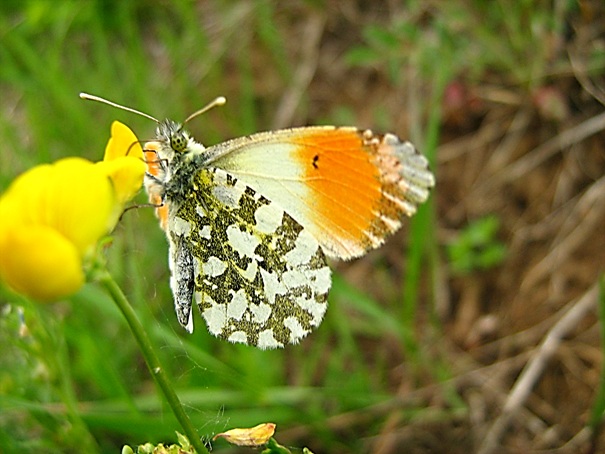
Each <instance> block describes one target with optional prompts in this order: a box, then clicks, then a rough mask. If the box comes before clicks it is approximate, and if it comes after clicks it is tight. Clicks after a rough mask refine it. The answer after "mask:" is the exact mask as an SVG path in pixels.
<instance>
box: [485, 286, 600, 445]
mask: <svg viewBox="0 0 605 454" xmlns="http://www.w3.org/2000/svg"><path fill="white" fill-rule="evenodd" d="M598 291H599V286H598V285H597V284H595V285H593V286H592V287H591V288H590V289H589V290H588V291H587V292H586V293H584V295H582V297H581V298H580V299H579V300H577V301H576V303H575V304H574V306H573V307H572V308H571V309H570V310H569V312H567V313H566V314H565V315H564V316H563V317H562V318H561V320H559V321H558V322H557V323H556V324H555V325H554V326H553V327H552V329H551V330H550V331H549V332H548V334H547V335H546V337H545V338H544V341H543V342H542V344H541V345H540V347H538V349H537V350H536V352H535V355H534V356H533V358H532V359H530V360H529V362H528V363H527V365H526V366H525V368H524V369H523V371H522V372H521V375H520V376H519V379H518V380H517V382H516V383H515V385H514V386H513V388H512V390H511V392H510V394H509V396H508V398H507V399H506V402H505V404H504V407H503V409H502V413H501V414H500V416H499V417H498V418H497V419H496V421H494V423H493V424H492V426H491V428H490V429H489V431H488V433H487V435H486V437H485V438H484V440H483V444H482V445H481V447H480V449H479V451H478V453H479V454H490V453H492V452H494V451H495V450H496V449H497V448H498V446H499V443H500V439H501V438H502V435H503V434H504V432H505V431H506V429H507V428H508V426H509V424H510V422H511V420H512V419H514V418H515V416H516V415H517V414H518V412H519V411H520V410H521V409H522V407H523V405H524V403H525V401H526V400H527V398H528V397H529V395H530V393H531V391H532V389H533V388H534V386H535V384H536V383H537V382H538V380H539V378H540V376H541V375H542V373H543V372H544V370H545V369H546V366H547V365H548V361H549V360H550V359H551V358H552V356H553V355H554V354H555V353H556V352H557V349H558V348H559V346H560V345H561V342H562V341H563V339H564V337H565V336H566V335H567V334H568V333H569V332H570V331H571V330H572V329H574V328H575V327H576V326H577V324H578V323H579V322H580V320H581V319H582V318H583V317H584V316H585V315H586V314H587V313H588V312H589V311H590V310H592V309H595V307H596V303H597V296H598Z"/></svg>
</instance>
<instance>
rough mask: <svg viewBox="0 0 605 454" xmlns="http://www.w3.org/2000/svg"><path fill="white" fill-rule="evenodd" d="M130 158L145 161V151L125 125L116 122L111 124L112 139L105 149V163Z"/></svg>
mask: <svg viewBox="0 0 605 454" xmlns="http://www.w3.org/2000/svg"><path fill="white" fill-rule="evenodd" d="M125 156H129V157H131V158H136V159H138V160H140V161H143V149H142V148H141V144H140V143H139V139H137V136H135V135H134V132H132V130H131V129H130V128H129V127H128V126H126V125H125V124H124V123H120V122H119V121H114V122H113V123H112V124H111V137H110V138H109V142H107V146H106V147H105V156H104V157H103V161H111V160H113V159H117V158H123V157H125Z"/></svg>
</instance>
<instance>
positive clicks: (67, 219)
mask: <svg viewBox="0 0 605 454" xmlns="http://www.w3.org/2000/svg"><path fill="white" fill-rule="evenodd" d="M114 127H116V126H115V123H114ZM116 128H117V129H119V130H120V131H119V133H117V134H116V133H115V132H114V130H113V128H112V133H113V134H114V136H113V137H112V139H110V144H108V149H109V148H112V154H111V156H110V157H109V159H110V161H108V162H107V163H98V164H94V163H92V162H90V161H87V160H85V159H82V158H66V159H62V160H60V161H57V162H56V163H54V164H43V165H40V166H37V167H34V168H33V169H30V170H29V171H27V172H25V173H23V174H22V175H20V176H19V177H18V178H17V179H16V180H15V181H14V182H13V183H12V184H11V186H10V187H9V188H8V190H7V191H6V192H5V193H4V194H3V195H2V196H1V197H0V219H2V222H1V223H0V278H1V279H2V280H3V281H4V282H6V283H7V284H8V285H9V286H10V287H12V288H13V289H14V290H16V291H18V292H19V293H22V294H24V295H27V296H29V297H32V298H34V299H37V300H40V301H53V300H57V299H59V298H61V297H65V296H67V295H70V294H72V293H74V292H76V291H77V290H78V289H79V288H80V287H81V286H82V284H83V283H84V270H83V260H84V259H85V258H86V257H87V256H89V255H90V254H91V253H92V252H93V250H94V247H95V245H96V243H97V242H98V241H99V239H100V238H102V237H103V236H104V235H106V234H107V233H109V232H110V231H111V230H112V229H113V227H114V225H115V223H116V221H117V219H118V217H119V214H120V212H121V211H122V209H123V204H124V203H125V202H126V201H127V200H128V199H129V198H131V197H132V196H133V195H134V194H135V193H136V191H137V190H138V189H139V188H140V187H141V185H142V181H143V176H144V173H145V164H144V163H143V161H142V159H139V158H136V157H134V156H133V157H126V153H127V151H128V149H129V147H130V146H131V145H132V144H133V143H136V144H137V145H138V142H136V137H135V136H134V134H133V133H132V132H131V131H130V130H129V129H128V128H127V127H126V126H124V125H120V126H117V127H116ZM124 128H126V130H128V133H130V134H131V136H132V137H130V138H128V135H127V134H125V133H124ZM116 136H119V137H117V139H116ZM125 138H126V140H130V142H129V143H128V144H127V145H125V144H124V142H123V140H124V139H125ZM112 142H113V145H112V146H111V147H110V145H111V144H112ZM120 147H121V148H120ZM138 147H139V149H140V146H138ZM135 148H136V147H135ZM120 149H121V151H122V156H118V152H119V151H120ZM134 151H135V152H136V149H135V150H134ZM135 155H136V154H135ZM140 157H142V151H141V153H140ZM135 161H138V162H140V165H138V164H135V163H134V162H135Z"/></svg>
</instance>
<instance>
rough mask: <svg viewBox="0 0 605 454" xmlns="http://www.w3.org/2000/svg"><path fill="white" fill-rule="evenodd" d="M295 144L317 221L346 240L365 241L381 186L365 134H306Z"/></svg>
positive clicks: (343, 131) (349, 131) (344, 130)
mask: <svg viewBox="0 0 605 454" xmlns="http://www.w3.org/2000/svg"><path fill="white" fill-rule="evenodd" d="M294 142H295V143H296V144H298V145H299V147H298V149H297V156H298V159H299V160H300V162H301V163H302V165H303V168H304V169H305V171H306V172H305V182H306V184H307V185H308V186H309V188H310V189H311V190H312V192H313V202H312V203H313V209H314V211H315V212H316V213H317V216H318V218H317V222H318V223H321V224H324V225H325V226H326V227H328V229H329V230H330V231H332V232H334V233H336V235H337V236H338V237H340V238H342V239H344V240H347V241H352V242H353V243H357V244H359V243H360V242H363V241H364V232H367V231H368V230H369V228H370V226H371V224H372V222H373V221H374V219H375V218H376V207H377V206H378V205H379V203H380V199H381V184H380V181H379V178H380V172H379V169H378V168H377V167H376V165H375V164H374V163H373V161H372V155H371V153H370V151H369V150H368V148H367V147H368V146H367V145H365V144H364V139H363V137H362V133H361V132H359V131H358V130H356V129H354V128H340V129H334V130H327V131H325V132H324V131H321V132H313V133H305V134H303V135H301V136H300V137H298V138H297V139H295V141H294Z"/></svg>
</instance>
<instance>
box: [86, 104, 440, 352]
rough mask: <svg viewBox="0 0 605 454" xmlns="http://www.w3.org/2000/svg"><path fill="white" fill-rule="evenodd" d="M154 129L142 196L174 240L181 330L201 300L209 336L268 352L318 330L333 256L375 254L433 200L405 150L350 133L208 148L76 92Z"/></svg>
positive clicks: (168, 124) (423, 169)
mask: <svg viewBox="0 0 605 454" xmlns="http://www.w3.org/2000/svg"><path fill="white" fill-rule="evenodd" d="M80 97H82V98H84V99H90V100H94V101H100V102H103V103H106V104H109V105H112V106H114V107H118V108H120V109H124V110H127V111H129V112H133V113H137V114H140V115H143V116H145V117H147V118H150V119H152V120H154V121H155V122H156V123H157V124H158V127H157V130H156V138H155V140H153V141H151V142H147V143H146V144H145V146H144V152H145V156H146V158H147V166H148V169H147V174H146V176H145V188H146V190H147V193H148V195H149V199H150V201H151V203H153V204H154V205H156V206H157V207H158V208H157V214H158V217H159V219H160V224H161V227H162V229H164V231H165V232H166V237H167V238H168V243H169V249H170V252H169V265H170V272H171V277H170V287H171V289H172V294H173V296H174V307H175V310H176V315H177V318H178V321H179V323H180V324H181V325H182V326H183V327H184V328H185V329H186V330H187V331H189V332H193V312H192V303H193V301H195V302H196V303H197V305H198V307H199V309H200V312H201V314H202V317H203V318H204V320H205V321H206V325H207V326H208V330H209V331H210V332H211V333H212V334H213V335H215V336H217V337H220V338H222V339H226V340H228V341H230V342H239V343H243V344H248V345H254V346H256V347H259V348H261V349H268V348H278V347H283V346H284V345H286V344H289V343H291V344H296V343H298V342H299V341H300V340H301V339H302V338H303V337H305V336H306V335H307V334H309V333H310V332H311V331H312V330H313V329H314V328H316V327H317V326H319V324H320V323H321V320H322V318H323V316H324V314H325V312H326V309H327V298H328V291H329V290H330V286H331V283H332V280H331V276H330V268H329V267H328V264H327V260H326V258H327V257H333V258H338V259H344V260H348V259H352V258H354V257H359V256H361V255H363V254H364V253H366V252H367V251H369V250H370V249H374V248H376V247H378V246H380V245H381V244H382V243H383V242H384V241H385V238H386V237H388V236H389V235H391V234H392V233H394V232H395V231H397V230H398V229H399V227H400V226H401V223H402V218H404V217H405V216H412V215H413V214H414V213H415V212H416V209H417V206H418V205H419V204H421V203H423V202H425V201H426V200H427V198H428V197H429V190H430V188H431V187H433V186H434V185H435V178H434V176H433V174H432V173H431V171H430V170H429V169H428V161H427V159H426V158H425V157H424V156H423V155H421V154H420V153H419V152H418V151H417V150H416V149H415V148H414V146H413V145H412V144H411V143H410V142H404V141H401V140H399V139H398V138H397V137H396V136H395V135H393V134H385V135H378V134H374V133H373V132H372V131H369V130H365V131H361V130H359V129H357V128H354V127H334V126H312V127H303V128H292V129H283V130H279V131H269V132H261V133H257V134H252V135H250V136H246V137H240V138H237V139H233V140H229V141H227V142H223V143H219V144H218V145H214V146H211V147H208V148H206V147H204V146H203V145H202V144H200V143H198V142H196V141H195V139H193V138H192V137H191V136H190V135H189V133H188V132H187V131H185V130H184V129H183V127H184V125H185V124H186V123H187V122H188V121H189V120H191V119H192V118H194V117H196V116H198V115H199V114H201V113H203V112H205V111H207V110H209V109H210V108H212V107H214V106H217V105H222V104H224V103H225V98H222V97H221V98H217V99H215V100H214V101H213V102H211V103H210V104H208V106H206V107H205V108H203V109H201V110H199V111H197V112H195V113H194V114H192V115H190V116H189V118H187V119H186V120H185V121H184V122H183V124H178V123H175V122H173V121H171V120H165V121H161V122H160V121H158V120H156V119H155V118H153V117H151V116H150V115H147V114H144V113H142V112H139V111H136V110H134V109H130V108H128V107H124V106H121V105H119V104H115V103H113V102H110V101H107V100H105V99H102V98H98V97H96V96H92V95H87V94H85V93H81V94H80Z"/></svg>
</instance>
